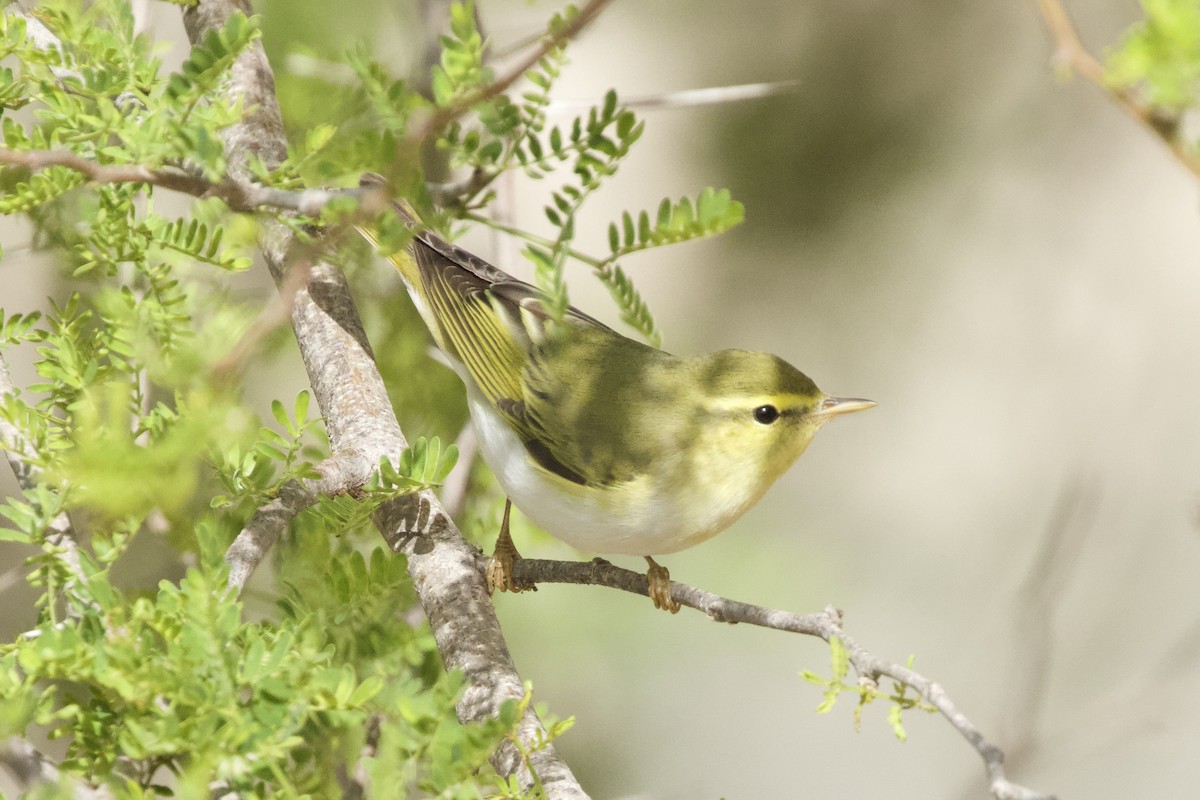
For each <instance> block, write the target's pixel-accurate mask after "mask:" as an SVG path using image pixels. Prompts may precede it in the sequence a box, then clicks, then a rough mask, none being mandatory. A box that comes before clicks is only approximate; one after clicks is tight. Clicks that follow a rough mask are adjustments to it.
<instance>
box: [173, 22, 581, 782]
mask: <svg viewBox="0 0 1200 800" xmlns="http://www.w3.org/2000/svg"><path fill="white" fill-rule="evenodd" d="M239 11H240V12H242V13H246V14H249V13H250V8H249V7H248V5H247V4H246V3H245V2H243V1H242V0H201V2H199V3H198V4H197V5H195V6H192V7H189V8H187V9H185V10H184V12H183V19H184V27H185V28H186V29H187V33H188V37H189V38H190V39H191V40H192V41H193V42H196V41H198V40H200V39H203V37H204V36H205V35H206V34H207V33H208V32H209V31H211V30H214V29H216V28H219V27H220V26H221V25H222V23H223V22H224V21H225V20H226V19H227V18H228V17H229V15H230V14H232V13H235V12H239ZM229 91H230V93H231V94H232V95H233V96H235V97H236V98H238V99H239V100H240V101H241V103H242V107H243V108H247V109H252V111H251V112H250V113H249V114H247V116H246V117H245V118H244V119H243V120H242V121H241V122H239V123H238V124H236V125H233V126H231V127H230V128H228V129H226V130H225V151H226V156H227V158H228V160H229V165H230V178H231V180H234V181H239V182H249V181H250V179H251V176H250V174H249V170H248V169H247V161H248V158H249V156H250V155H251V154H255V155H257V156H258V157H259V158H261V159H262V160H263V162H264V163H265V164H266V165H267V166H268V167H273V166H275V165H278V164H279V163H281V162H282V161H283V159H284V157H285V154H286V150H287V148H286V140H285V138H284V131H283V123H282V119H281V117H280V115H279V106H278V103H277V101H276V99H275V96H274V80H273V77H272V73H271V68H270V64H269V63H268V62H267V59H266V55H265V53H264V51H263V49H262V46H261V44H259V43H255V44H253V45H252V46H251V47H250V48H248V49H247V50H246V51H245V52H243V53H242V55H241V56H240V57H239V58H238V59H237V61H236V62H235V63H234V66H233V69H232V71H231V75H230V84H229ZM294 245H295V243H294V237H293V235H292V233H291V231H290V230H289V229H288V228H287V227H286V226H284V225H283V224H282V223H277V222H274V221H271V220H265V221H264V224H263V227H262V237H261V240H260V246H261V249H262V252H263V255H264V257H265V258H266V261H267V265H268V267H269V268H270V270H271V275H272V277H273V278H274V279H275V282H276V285H282V284H283V283H284V282H285V281H286V277H287V275H288V273H289V271H290V270H289V264H290V263H291V258H290V256H291V254H292V251H293V249H294ZM291 320H292V327H293V329H294V331H295V334H296V340H297V343H298V344H299V347H300V353H301V356H302V358H303V360H304V364H305V367H306V368H307V370H308V375H309V380H310V382H311V385H312V389H313V394H314V396H315V397H316V400H317V403H318V405H319V406H320V408H321V413H322V415H323V416H324V419H325V424H326V428H327V430H328V433H329V443H330V448H331V450H332V452H333V458H334V459H336V460H337V461H338V462H339V463H350V464H363V465H365V464H370V465H371V467H372V468H373V467H374V465H375V464H378V462H379V460H380V458H382V457H385V456H387V457H391V458H393V459H394V458H397V457H398V456H399V454H400V453H401V451H402V450H403V449H404V446H405V440H404V435H403V433H402V432H401V431H400V426H399V424H398V423H397V422H396V417H395V414H394V413H393V412H392V409H391V405H390V404H389V402H388V397H387V392H386V390H385V388H384V385H383V379H382V378H381V377H380V375H379V371H378V369H377V368H376V366H375V361H374V357H373V354H372V352H371V348H370V345H369V344H368V343H367V338H366V334H365V333H364V332H363V328H362V323H361V321H360V320H359V316H358V311H357V309H356V308H355V306H354V302H353V300H352V299H351V296H350V291H349V288H348V286H347V285H346V280H345V276H344V275H342V273H341V271H340V270H338V269H337V268H336V267H334V266H332V265H330V264H327V263H324V262H320V261H317V262H315V263H314V264H313V266H312V272H311V275H310V279H309V282H308V284H307V285H306V286H305V287H304V288H303V289H301V290H300V291H299V292H297V294H296V297H295V301H294V304H293V306H292V311H291ZM285 502H286V501H285ZM297 502H298V501H297ZM277 511H278V512H279V516H280V517H283V516H285V515H286V514H287V513H289V511H290V509H288V508H280V509H277ZM377 523H378V524H379V527H380V531H381V533H382V534H383V536H384V538H385V539H386V540H387V541H388V542H389V544H391V545H392V546H393V548H396V549H399V550H402V551H403V552H404V553H405V554H406V555H407V556H408V570H409V574H410V576H411V577H412V581H413V586H414V588H415V589H416V592H417V595H418V597H419V598H420V601H421V605H422V608H423V609H424V611H425V614H426V616H427V617H428V618H429V621H430V627H431V628H432V630H433V634H434V637H435V639H436V640H437V643H438V648H439V650H440V651H441V654H442V659H443V662H444V663H445V665H446V667H447V668H448V669H459V670H462V671H463V673H464V674H465V675H466V677H467V679H468V682H469V684H470V688H469V689H468V690H467V692H466V693H465V695H464V696H463V699H462V700H461V701H460V703H459V706H458V715H459V718H460V719H461V720H463V721H464V722H472V721H475V720H479V719H482V718H484V717H486V716H492V715H495V714H496V713H497V711H498V710H499V708H500V706H501V705H502V704H503V703H504V701H505V700H508V699H510V698H515V697H520V696H522V694H523V691H524V683H523V682H522V680H521V678H520V676H519V675H518V674H517V672H516V670H515V669H514V668H513V664H512V659H511V657H510V656H509V653H508V647H507V645H506V644H505V642H504V637H503V634H502V633H501V630H500V623H499V621H498V620H497V618H496V614H495V610H494V608H493V607H492V604H491V600H490V598H489V597H488V596H487V589H486V587H485V586H484V582H483V577H482V573H480V572H479V571H478V570H477V569H476V568H475V558H476V556H477V552H476V551H475V550H474V549H473V548H472V547H471V546H470V545H468V544H467V542H466V541H465V540H464V539H463V538H462V535H461V534H460V533H459V531H458V529H457V528H456V527H455V526H454V523H453V522H452V521H451V520H450V519H449V517H447V516H446V515H445V513H444V512H443V511H442V510H441V508H440V506H439V505H438V503H437V499H436V498H435V497H434V496H433V495H432V493H430V492H422V493H421V494H418V495H413V496H411V497H407V498H402V499H400V500H397V501H393V502H392V503H389V504H386V505H385V506H384V507H383V508H381V509H380V511H379V512H378V514H377ZM415 533H420V534H422V535H419V536H415V535H413V534H415ZM517 735H518V737H519V738H520V740H521V741H522V747H523V749H525V750H526V751H527V752H530V753H531V755H530V757H529V759H528V762H526V760H525V759H523V758H521V756H520V755H519V753H518V752H517V748H516V747H515V746H513V745H512V744H511V743H506V744H505V745H504V746H502V747H500V748H498V750H497V751H496V753H495V754H494V755H493V757H492V763H493V765H495V767H496V769H497V771H498V772H499V773H500V774H501V775H512V774H516V775H518V777H519V779H520V781H521V783H522V784H523V785H524V786H525V787H527V788H531V787H532V786H534V784H535V782H536V779H535V777H534V775H533V774H532V773H531V772H530V768H532V769H533V770H536V773H537V779H540V781H541V784H542V785H543V786H544V788H545V791H546V796H547V797H549V798H572V800H575V799H577V798H585V797H586V796H587V795H586V794H585V793H584V792H583V789H582V788H581V787H580V786H579V783H578V782H577V781H576V780H575V777H574V776H573V775H572V774H571V770H570V768H569V767H568V766H567V765H566V763H565V762H563V761H562V760H561V759H560V758H559V757H558V755H557V753H556V752H555V750H554V748H553V747H552V746H547V747H544V748H542V749H535V748H536V743H537V742H538V741H539V740H540V739H542V738H543V737H544V736H545V728H544V727H543V726H542V724H541V722H540V721H539V720H538V718H537V716H536V714H534V713H533V711H532V710H529V711H527V712H526V714H525V715H524V717H523V718H522V719H521V720H520V723H519V730H518V732H517Z"/></svg>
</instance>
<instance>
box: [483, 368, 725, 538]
mask: <svg viewBox="0 0 1200 800" xmlns="http://www.w3.org/2000/svg"><path fill="white" fill-rule="evenodd" d="M466 383H467V386H468V391H467V394H468V404H469V407H470V410H471V419H472V420H474V422H475V427H476V431H477V433H478V436H479V447H480V451H481V453H482V455H483V460H484V461H485V462H486V463H487V465H488V466H489V467H491V468H492V471H493V472H494V473H495V474H496V480H498V481H499V482H500V485H501V486H502V487H503V488H504V491H505V492H506V493H507V494H508V497H509V499H510V500H512V501H513V504H514V505H515V506H516V507H517V508H519V509H520V510H521V512H522V513H523V514H525V515H526V516H527V517H529V518H530V519H531V520H533V522H534V523H536V524H537V525H538V527H540V528H542V529H544V530H545V531H546V532H547V533H549V534H551V535H552V536H555V537H557V538H559V539H562V540H563V541H564V542H566V543H567V544H570V545H572V546H574V547H577V548H579V549H580V550H583V551H585V552H589V553H618V554H625V555H638V556H650V555H661V554H665V553H674V552H676V551H679V550H683V549H685V548H688V547H691V546H692V545H695V544H699V543H700V542H702V541H704V540H705V539H708V538H711V537H712V536H715V535H716V534H718V533H720V532H721V531H722V530H723V529H724V528H725V527H726V525H728V524H729V523H730V522H732V521H733V520H732V519H731V518H726V519H722V520H719V521H718V520H714V519H712V517H711V515H707V514H706V515H705V516H707V517H708V518H707V519H705V518H704V517H703V516H700V515H698V514H697V511H699V510H700V509H696V508H694V507H693V508H680V507H679V504H678V503H676V502H675V501H673V500H672V499H670V498H668V497H664V496H662V494H661V493H660V492H658V491H656V489H655V486H654V482H653V481H652V480H651V479H650V478H644V479H639V480H636V481H632V482H628V483H625V484H622V485H621V486H620V487H618V488H606V489H584V487H582V486H580V485H578V484H576V483H572V482H571V481H568V480H566V479H563V478H560V477H558V476H557V475H552V474H550V473H547V472H546V471H545V470H543V469H541V468H540V467H538V466H537V465H536V464H534V463H533V461H532V460H531V459H530V457H529V454H528V452H527V451H526V450H525V446H524V445H523V444H522V443H521V440H520V438H519V437H518V436H517V435H516V434H515V433H514V432H513V430H512V428H510V427H509V426H508V423H507V422H506V421H505V420H504V418H503V417H501V416H500V415H499V413H497V412H496V411H495V409H493V408H492V406H491V404H489V403H488V402H487V400H486V399H484V398H483V397H481V396H480V394H479V391H478V390H477V389H475V387H474V386H472V385H471V384H470V383H469V382H466ZM714 523H716V524H714Z"/></svg>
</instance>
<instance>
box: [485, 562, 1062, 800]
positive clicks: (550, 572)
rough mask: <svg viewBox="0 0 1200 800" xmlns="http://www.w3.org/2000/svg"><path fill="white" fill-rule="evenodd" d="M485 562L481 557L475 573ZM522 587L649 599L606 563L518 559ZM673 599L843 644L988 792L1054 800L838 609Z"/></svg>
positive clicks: (682, 588)
mask: <svg viewBox="0 0 1200 800" xmlns="http://www.w3.org/2000/svg"><path fill="white" fill-rule="evenodd" d="M485 564H486V559H485V558H484V557H483V555H482V554H481V555H480V556H479V557H478V563H477V567H476V568H477V569H484V565H485ZM513 569H514V577H515V578H516V580H517V582H518V583H519V584H531V585H535V584H538V583H576V584H584V585H593V586H607V587H609V588H611V589H620V590H621V591H625V592H632V593H634V594H640V595H645V596H647V597H649V596H650V590H649V585H648V582H647V580H646V575H645V574H643V573H639V572H633V571H631V570H627V569H622V568H621V567H618V566H615V565H613V564H610V563H609V562H607V561H605V560H603V559H599V558H598V559H594V560H593V561H590V562H578V561H547V560H542V559H520V560H518V561H517V562H516V563H515V564H514V565H513ZM671 598H672V599H673V600H675V602H677V603H679V604H680V605H684V606H687V607H689V608H694V609H696V610H697V611H700V612H702V613H704V614H706V615H707V616H708V617H709V618H710V619H712V620H714V621H715V622H728V623H738V622H742V623H746V624H749V625H758V626H760V627H763V628H772V629H774V630H779V631H787V632H789V633H799V634H803V635H806V636H816V637H819V638H821V639H824V640H825V641H829V640H830V639H835V638H836V639H839V640H841V642H842V644H844V645H845V647H846V651H847V653H849V656H850V663H851V664H852V665H853V666H854V670H855V672H857V673H858V675H859V677H860V678H861V679H863V680H867V681H870V682H872V683H876V682H878V680H879V679H880V678H884V677H886V678H891V679H892V680H894V681H898V682H899V683H902V684H904V685H906V686H909V687H911V688H912V689H914V690H916V691H917V692H918V693H919V694H920V695H921V697H922V698H924V699H925V700H927V701H928V702H929V703H930V704H931V705H933V706H934V707H935V708H936V709H937V710H938V711H939V712H940V713H941V714H942V716H944V717H945V718H946V719H947V720H948V721H949V722H950V724H951V725H952V726H953V727H954V729H955V730H956V731H958V733H959V734H960V735H961V736H962V737H963V738H964V739H966V740H967V742H968V743H969V744H970V745H971V747H973V748H974V749H975V751H976V752H977V753H979V755H980V757H981V758H982V759H983V763H984V766H985V767H986V768H987V772H988V778H989V788H990V790H991V792H992V796H993V797H995V798H996V800H1053V797H1054V796H1053V795H1049V794H1044V793H1041V792H1037V791H1034V790H1033V789H1029V788H1026V787H1024V786H1020V785H1018V784H1015V783H1013V782H1011V781H1010V780H1008V778H1007V776H1006V775H1005V772H1004V752H1003V751H1002V750H1001V749H1000V748H999V747H997V746H996V745H995V744H993V743H992V742H991V741H989V740H988V739H987V738H986V737H985V736H984V735H983V733H982V732H981V731H980V730H979V728H977V727H976V726H975V724H974V723H973V722H971V720H970V719H968V718H967V716H966V715H965V714H963V713H962V712H961V711H959V710H958V707H957V706H955V704H954V702H953V701H952V700H951V699H950V696H949V695H948V694H946V691H945V689H943V688H942V687H941V686H940V685H939V684H937V683H935V682H934V681H932V680H930V679H929V678H926V677H925V676H923V675H921V674H919V673H917V672H914V671H913V670H911V669H909V668H908V667H905V666H902V665H900V664H895V663H892V662H890V661H884V660H883V659H881V658H878V657H876V656H874V655H872V654H871V653H870V652H868V651H867V650H866V649H865V648H863V647H862V646H861V645H859V644H858V643H857V642H855V641H854V639H853V638H851V637H850V636H849V634H847V633H846V631H845V629H844V628H843V627H842V612H841V611H839V610H837V609H835V608H826V609H825V610H824V611H821V612H818V613H813V614H796V613H793V612H791V611H781V610H779V609H774V608H765V607H763V606H757V605H753V604H751V603H743V602H741V601H739V600H730V599H729V598H726V597H721V596H719V595H716V594H713V593H712V592H708V591H705V590H703V589H697V588H696V587H694V586H688V585H686V584H683V583H678V582H676V581H672V582H671Z"/></svg>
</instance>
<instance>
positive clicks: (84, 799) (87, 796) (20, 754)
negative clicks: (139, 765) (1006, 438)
mask: <svg viewBox="0 0 1200 800" xmlns="http://www.w3.org/2000/svg"><path fill="white" fill-rule="evenodd" d="M0 767H3V768H4V769H5V770H7V771H8V773H9V774H10V775H12V777H13V780H14V781H15V782H16V784H17V788H18V790H19V791H20V793H21V796H22V797H24V796H26V795H29V794H32V793H33V792H34V790H35V789H36V788H38V787H52V786H55V785H56V784H58V782H59V780H60V776H61V773H60V772H59V770H58V767H56V766H54V765H53V764H51V763H50V761H49V760H47V759H46V757H45V756H44V755H42V753H40V752H38V750H37V749H36V748H35V747H34V746H33V745H31V744H30V743H29V742H27V741H25V740H24V739H18V738H17V737H15V736H14V737H13V738H11V739H9V740H8V741H6V742H3V743H0ZM71 796H72V797H74V798H75V800H108V798H111V797H112V796H113V795H112V792H110V791H109V790H108V789H107V788H106V787H103V786H101V787H93V786H88V785H87V784H85V783H82V782H76V783H73V784H72V790H71Z"/></svg>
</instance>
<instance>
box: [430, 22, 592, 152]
mask: <svg viewBox="0 0 1200 800" xmlns="http://www.w3.org/2000/svg"><path fill="white" fill-rule="evenodd" d="M609 1H610V0H591V2H589V3H588V4H587V5H586V6H584V7H583V8H582V9H581V10H580V12H579V14H578V15H576V17H575V18H574V19H573V20H571V22H570V23H569V24H567V25H564V26H563V27H562V29H560V30H558V31H556V32H555V33H554V34H553V35H551V36H547V37H545V38H544V39H542V40H541V44H540V46H538V47H537V48H536V49H535V50H534V51H533V52H531V53H529V54H528V55H527V56H526V57H525V58H523V59H521V61H519V62H518V63H517V64H516V65H515V66H513V67H512V68H511V69H509V71H508V72H506V73H505V74H504V75H503V76H502V77H500V78H498V79H496V80H495V81H493V82H492V83H489V84H488V85H487V86H481V87H480V88H478V89H476V90H475V91H473V92H471V93H470V94H468V95H466V96H464V97H462V98H460V99H459V100H457V101H455V102H453V103H451V104H449V105H446V106H442V107H441V108H439V109H438V110H437V111H436V112H434V113H433V114H432V115H431V116H430V117H429V118H428V119H427V120H425V122H424V124H422V125H421V126H420V127H418V128H417V129H416V130H414V131H413V132H412V133H410V134H409V135H408V137H407V141H408V143H409V145H415V144H419V143H421V142H424V141H425V140H427V139H429V138H430V137H431V136H435V135H437V134H439V133H441V132H442V130H443V129H444V128H445V127H446V126H447V125H449V124H450V123H451V122H453V121H454V120H456V119H458V118H459V117H461V116H462V115H463V114H466V113H467V112H468V111H470V110H471V109H472V108H474V107H475V106H477V105H479V104H480V103H486V102H487V101H488V100H491V99H492V98H493V97H496V96H498V95H501V94H503V93H504V92H506V91H508V88H509V87H510V86H512V85H513V84H514V83H516V82H517V81H518V80H520V79H521V78H522V77H524V76H525V73H527V72H529V70H530V69H532V68H533V67H534V65H536V64H537V63H538V62H539V61H541V60H542V59H543V58H545V57H546V54H547V53H549V52H551V51H552V50H554V49H555V48H558V47H561V46H562V45H563V44H564V43H566V42H568V41H570V40H571V39H573V38H575V36H577V35H578V34H579V32H580V31H582V30H583V29H584V28H586V27H587V26H588V24H589V23H590V22H591V21H592V20H593V19H595V18H596V17H597V16H598V15H599V14H600V12H601V11H603V10H604V7H605V6H606V5H608V3H609Z"/></svg>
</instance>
